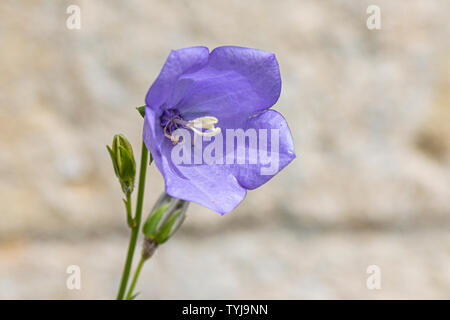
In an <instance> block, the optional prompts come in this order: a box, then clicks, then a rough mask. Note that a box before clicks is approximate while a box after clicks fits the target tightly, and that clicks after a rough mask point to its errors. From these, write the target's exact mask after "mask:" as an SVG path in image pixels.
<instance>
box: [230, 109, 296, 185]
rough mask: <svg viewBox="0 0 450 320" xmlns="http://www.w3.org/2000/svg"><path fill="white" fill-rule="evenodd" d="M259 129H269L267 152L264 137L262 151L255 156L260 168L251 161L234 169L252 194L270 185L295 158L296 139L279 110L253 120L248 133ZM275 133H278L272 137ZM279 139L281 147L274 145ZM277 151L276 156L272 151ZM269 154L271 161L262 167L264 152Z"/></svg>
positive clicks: (247, 153) (241, 182)
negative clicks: (268, 183)
mask: <svg viewBox="0 0 450 320" xmlns="http://www.w3.org/2000/svg"><path fill="white" fill-rule="evenodd" d="M247 129H256V131H257V132H258V133H259V132H261V129H267V139H263V140H264V141H267V148H261V139H260V138H261V137H259V138H258V146H259V148H258V150H256V152H255V154H257V155H258V158H257V159H256V158H255V159H253V160H254V162H256V164H248V163H251V159H249V160H248V161H246V163H247V164H245V165H234V167H233V173H234V175H235V176H236V178H237V180H238V181H239V183H240V184H241V185H242V186H243V187H244V188H246V189H248V190H252V189H256V188H258V187H260V186H261V185H263V184H264V183H266V182H267V181H269V180H270V179H271V178H272V177H273V176H274V175H276V174H277V173H278V172H280V171H281V170H282V169H283V168H284V167H286V166H287V165H288V164H289V163H290V162H291V161H292V160H294V158H295V153H294V141H293V139H292V135H291V132H290V130H289V127H288V124H287V122H286V120H285V119H284V117H283V116H282V115H281V114H280V113H278V112H277V111H275V110H267V111H265V112H263V113H261V114H260V115H258V116H256V117H254V118H250V119H249V121H248V123H247V125H246V128H245V130H247ZM271 130H276V131H277V132H278V134H276V132H273V135H272V134H271ZM277 135H278V137H279V139H278V147H277V146H276V144H272V139H274V140H273V141H274V142H276V140H275V139H276V137H277ZM272 148H274V150H275V152H272V151H271V149H272ZM246 149H247V150H246V151H247V152H246V156H247V157H250V156H251V154H252V153H251V152H249V150H248V144H247V145H246ZM265 149H266V150H267V155H268V156H269V159H270V161H268V163H266V164H264V163H261V157H260V156H261V152H263V153H264V154H266V153H265V151H266V150H265Z"/></svg>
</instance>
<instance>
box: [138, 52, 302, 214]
mask: <svg viewBox="0 0 450 320" xmlns="http://www.w3.org/2000/svg"><path fill="white" fill-rule="evenodd" d="M280 91H281V78H280V70H279V67H278V62H277V59H276V58H275V55H274V54H272V53H269V52H265V51H261V50H256V49H250V48H243V47H233V46H225V47H218V48H216V49H214V50H213V51H212V52H211V53H210V52H209V49H208V48H206V47H191V48H184V49H180V50H175V51H171V53H170V55H169V57H168V58H167V60H166V63H165V64H164V66H163V68H162V70H161V72H160V74H159V76H158V78H157V79H156V80H155V82H154V83H153V85H152V86H151V87H150V90H149V91H148V93H147V96H146V99H145V102H146V107H145V122H144V133H143V138H144V142H145V144H146V146H147V148H148V149H149V150H150V152H151V154H152V156H153V159H154V162H155V164H156V166H157V167H158V169H159V171H160V172H161V173H162V175H163V177H164V180H165V188H166V192H167V194H169V195H170V196H172V197H175V198H179V199H183V200H187V201H193V202H196V203H199V204H201V205H203V206H205V207H207V208H210V209H212V210H214V211H216V212H218V213H220V214H222V215H223V214H225V213H228V212H230V211H232V210H233V209H234V208H235V207H236V206H237V205H238V204H239V203H240V202H241V201H242V200H243V199H244V197H245V195H246V192H247V190H252V189H255V188H258V187H259V186H261V185H262V184H264V183H266V182H267V181H268V180H269V179H271V178H272V177H273V176H274V175H275V174H277V173H278V172H279V171H280V170H281V169H283V168H284V167H285V166H286V165H288V164H289V163H290V162H291V161H292V160H293V159H294V158H295V153H294V143H293V140H292V135H291V132H290V130H289V127H288V125H287V123H286V120H285V119H284V118H283V116H282V115H281V114H279V113H278V112H277V111H275V110H271V109H269V108H270V107H272V106H273V105H274V104H275V103H276V102H277V100H278V98H279V96H280ZM179 132H182V133H184V134H180V133H179ZM186 132H188V133H189V134H188V135H186V134H185V133H186ZM224 143H225V144H226V148H225V147H223V144H224ZM180 146H181V147H182V148H183V149H182V152H181V151H180ZM230 146H231V147H230ZM191 152H192V153H191ZM180 155H181V157H182V158H183V159H184V161H182V162H180V161H179V159H175V158H176V157H178V156H180ZM206 155H209V156H210V158H212V159H213V160H214V161H208V160H207V159H206V160H205V159H202V156H203V157H205V158H207V157H206ZM174 156H175V158H174ZM198 156H200V158H199V157H198ZM192 158H193V159H194V160H192V161H191V159H192Z"/></svg>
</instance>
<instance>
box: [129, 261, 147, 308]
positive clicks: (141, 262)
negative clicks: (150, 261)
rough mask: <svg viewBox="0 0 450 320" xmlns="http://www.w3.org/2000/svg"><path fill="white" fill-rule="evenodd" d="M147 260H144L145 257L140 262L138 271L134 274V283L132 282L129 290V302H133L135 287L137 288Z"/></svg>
mask: <svg viewBox="0 0 450 320" xmlns="http://www.w3.org/2000/svg"><path fill="white" fill-rule="evenodd" d="M145 260H147V259H144V257H141V260H140V261H139V264H138V266H137V268H136V271H135V272H134V277H133V281H132V282H131V285H130V288H129V289H128V294H127V300H131V298H132V297H133V291H134V287H136V283H137V280H138V278H139V274H140V273H141V269H142V266H143V265H144V262H145Z"/></svg>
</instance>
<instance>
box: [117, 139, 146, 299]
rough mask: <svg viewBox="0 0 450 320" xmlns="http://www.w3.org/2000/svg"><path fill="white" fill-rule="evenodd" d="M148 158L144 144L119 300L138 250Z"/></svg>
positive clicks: (118, 294)
mask: <svg viewBox="0 0 450 320" xmlns="http://www.w3.org/2000/svg"><path fill="white" fill-rule="evenodd" d="M147 158H148V150H147V147H146V146H145V144H144V142H142V151H141V168H140V173H139V187H138V195H137V203H136V214H135V216H134V226H133V227H132V229H131V235H130V243H129V245H128V253H127V260H126V261H125V266H124V268H123V273H122V280H121V282H120V288H119V292H118V293H117V300H123V297H124V295H125V290H126V288H127V283H128V278H129V277H130V270H131V264H132V263H133V255H134V249H135V248H136V241H137V237H138V234H139V227H140V225H141V216H142V203H143V200H144V189H145V175H146V173H147V166H148V163H147V160H148V159H147Z"/></svg>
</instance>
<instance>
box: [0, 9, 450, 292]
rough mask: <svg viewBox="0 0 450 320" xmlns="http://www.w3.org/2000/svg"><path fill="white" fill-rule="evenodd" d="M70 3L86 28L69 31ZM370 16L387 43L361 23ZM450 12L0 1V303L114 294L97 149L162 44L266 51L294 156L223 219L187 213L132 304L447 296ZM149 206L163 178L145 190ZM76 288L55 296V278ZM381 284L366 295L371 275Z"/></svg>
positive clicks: (113, 253)
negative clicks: (74, 269) (279, 83)
mask: <svg viewBox="0 0 450 320" xmlns="http://www.w3.org/2000/svg"><path fill="white" fill-rule="evenodd" d="M70 4H77V5H79V6H80V7H81V19H82V28H81V30H68V29H67V28H66V26H65V23H66V18H67V17H68V15H67V14H66V8H67V6H68V5H70ZM369 4H377V5H379V6H380V7H381V14H382V29H381V30H379V31H370V30H368V29H367V28H366V18H367V14H366V8H367V6H368V5H369ZM449 12H450V3H449V2H448V1H445V0H441V1H438V0H436V1H427V0H414V1H381V0H378V1H344V0H340V1H339V0H333V1H312V0H311V1H300V0H290V1H289V0H288V1H262V0H260V1H256V0H250V1H237V0H236V1H235V0H233V1H211V0H208V1H206V0H205V1H175V0H170V1H118V0H117V1H106V0H104V1H99V0H89V1H87V0H85V1H80V0H78V1H76V0H73V1H50V0H43V1H13V0H2V1H1V2H0V17H1V19H0V298H3V299H8V298H39V299H45V298H76V299H77V298H113V297H114V296H115V291H116V290H117V286H118V281H119V277H120V272H121V268H122V263H123V259H124V255H125V250H126V245H127V237H128V230H127V228H126V227H125V224H124V222H125V217H124V213H123V208H122V203H121V200H120V198H121V192H120V187H119V185H118V183H117V181H116V180H115V177H113V174H112V172H113V171H112V165H111V163H110V160H109V158H108V154H107V152H106V149H105V145H106V144H109V143H110V142H111V138H112V136H113V135H114V134H115V133H117V132H122V133H124V134H126V135H127V136H128V137H129V138H130V140H131V141H132V143H133V145H134V146H135V151H136V153H137V157H139V148H138V146H140V134H141V125H142V121H141V119H140V117H139V115H138V114H137V112H135V110H134V107H136V106H139V105H142V104H143V99H144V96H145V93H146V91H147V89H148V87H149V86H150V84H151V83H152V81H153V80H154V79H155V77H156V76H157V74H158V72H159V70H160V68H161V66H162V64H163V63H164V60H165V58H166V56H167V55H168V53H169V51H170V50H171V49H177V48H182V47H186V46H192V45H206V46H208V47H209V48H211V49H212V48H214V47H216V46H219V45H225V44H233V45H241V46H248V47H255V48H259V49H264V50H267V51H271V52H275V53H276V55H277V58H278V61H279V63H280V68H281V74H282V79H283V90H282V95H281V98H280V100H279V102H278V103H277V105H276V108H277V110H279V111H280V112H282V113H283V114H284V115H285V117H286V118H287V119H288V122H289V124H290V127H291V129H292V133H293V135H294V140H295V144H296V153H297V155H298V158H297V159H296V160H295V161H294V162H293V163H292V164H291V165H290V166H289V167H288V168H286V169H285V170H284V171H283V172H282V173H280V174H279V175H278V176H277V177H275V178H274V179H273V180H272V181H271V182H270V183H268V184H267V185H265V186H263V187H261V188H260V189H258V190H256V191H252V192H249V194H248V196H247V199H246V200H245V201H244V203H243V204H242V205H241V206H240V207H239V208H237V209H236V210H235V211H234V212H232V213H230V214H228V215H226V216H225V217H220V216H219V215H218V214H216V213H213V212H211V211H208V210H206V209H204V208H202V207H200V206H197V205H192V206H191V209H190V211H189V217H188V219H187V221H186V223H185V225H184V226H183V228H182V229H181V231H180V232H179V234H178V235H177V236H176V237H175V238H174V239H173V240H171V241H170V242H169V243H168V244H166V245H164V246H163V247H162V248H161V249H160V251H159V252H158V255H157V256H156V257H155V259H153V260H152V261H151V262H149V263H148V265H146V266H145V269H144V271H143V275H142V279H141V280H142V281H141V282H140V283H139V284H138V289H139V291H141V293H142V294H141V298H223V299H226V298H247V299H251V298H331V299H333V298H447V299H448V298H450V235H449V228H450V170H449V169H450V125H449V123H450V24H449V22H448V20H449ZM147 186H148V188H147V192H146V197H147V198H146V204H145V208H146V211H148V210H149V208H150V207H151V204H152V202H153V201H154V200H155V199H156V198H157V196H158V195H159V192H160V191H161V189H162V186H163V181H162V179H161V176H160V174H159V172H157V170H155V168H151V170H150V172H149V176H148V184H147ZM71 264H76V265H79V266H80V267H81V271H82V290H80V291H70V290H67V289H66V287H65V280H66V277H67V274H66V273H65V270H66V267H67V266H68V265H71ZM372 264H376V265H379V266H380V267H381V270H382V289H381V290H378V291H370V290H368V289H367V288H366V287H365V281H366V278H367V276H368V275H367V274H366V268H367V266H368V265H372Z"/></svg>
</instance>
